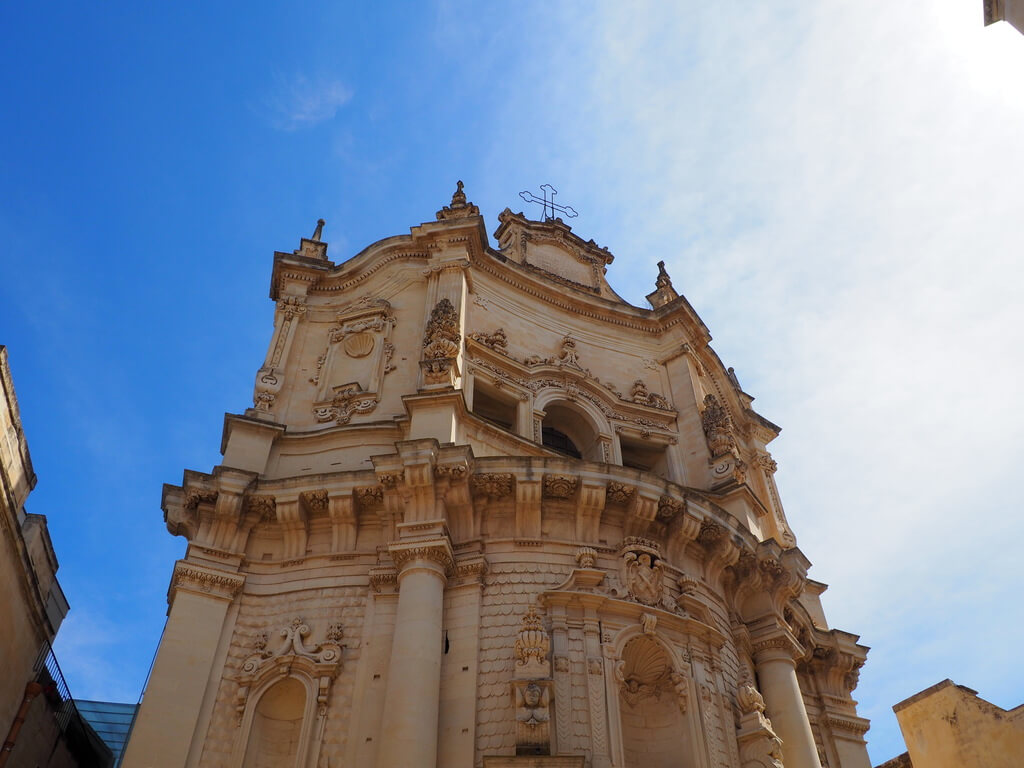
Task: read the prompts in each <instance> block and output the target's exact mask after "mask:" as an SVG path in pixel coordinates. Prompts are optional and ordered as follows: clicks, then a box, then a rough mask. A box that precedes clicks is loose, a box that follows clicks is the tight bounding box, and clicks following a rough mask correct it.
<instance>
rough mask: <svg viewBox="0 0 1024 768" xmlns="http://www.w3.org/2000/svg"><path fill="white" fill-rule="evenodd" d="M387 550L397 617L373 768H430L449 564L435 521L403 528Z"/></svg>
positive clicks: (449, 553) (444, 536) (448, 553)
mask: <svg viewBox="0 0 1024 768" xmlns="http://www.w3.org/2000/svg"><path fill="white" fill-rule="evenodd" d="M398 528H399V541H398V542H397V543H395V544H392V545H391V547H390V551H391V558H392V559H393V560H394V561H395V565H396V566H397V567H398V613H397V616H396V617H395V635H394V641H393V642H392V646H391V662H390V665H389V666H388V683H387V692H386V693H385V696H384V720H383V722H382V723H381V731H380V739H381V747H380V751H379V752H378V753H377V768H435V766H436V765H437V723H438V708H439V701H440V690H441V654H442V647H441V645H442V639H441V627H442V619H443V614H444V586H445V583H446V581H447V578H448V574H449V573H450V572H451V570H452V566H453V564H454V560H453V557H452V547H451V544H450V543H449V541H448V536H447V532H446V531H445V529H444V524H443V523H442V522H441V521H434V522H432V523H403V524H401V525H399V526H398Z"/></svg>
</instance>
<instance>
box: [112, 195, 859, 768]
mask: <svg viewBox="0 0 1024 768" xmlns="http://www.w3.org/2000/svg"><path fill="white" fill-rule="evenodd" d="M499 221H500V226H499V227H498V230H497V232H496V234H495V236H496V238H497V247H492V246H491V245H490V244H489V242H488V238H487V233H486V230H485V225H484V220H483V218H482V217H481V216H480V215H479V212H478V210H477V208H476V206H474V205H472V204H471V203H469V202H467V201H466V197H465V194H464V193H463V191H462V183H461V182H460V183H459V185H458V190H457V191H456V193H455V195H454V197H453V199H452V202H451V205H450V206H446V207H445V208H443V209H442V210H441V211H439V212H438V213H437V220H436V221H432V222H429V223H425V224H421V225H419V226H416V227H413V228H412V230H411V234H409V235H402V236H396V237H391V238H387V239H385V240H382V241H380V242H378V243H375V244H373V245H371V246H369V247H368V248H366V249H364V250H363V251H362V252H360V253H359V254H357V255H356V256H354V257H353V258H351V259H349V260H347V261H345V262H344V263H341V264H334V263H332V262H331V261H329V260H328V258H327V244H326V243H324V242H322V241H321V232H322V226H323V222H320V223H319V224H318V226H317V229H316V232H315V233H314V235H313V237H312V238H310V239H303V240H302V241H301V244H300V248H299V249H298V250H297V251H295V252H294V253H277V254H275V256H274V267H273V274H272V277H271V286H270V295H271V298H272V299H274V301H275V302H276V312H275V315H274V331H273V335H272V338H271V340H270V345H269V350H268V353H267V358H266V361H265V363H264V364H263V366H262V367H261V368H260V369H259V371H258V373H257V375H256V386H255V392H254V398H253V399H254V407H253V408H250V409H248V410H246V411H245V413H244V414H241V415H228V416H226V418H225V424H224V439H223V444H222V450H223V453H224V459H223V463H222V464H221V465H220V466H218V467H215V468H214V469H213V471H212V472H211V473H209V474H206V473H201V472H193V471H186V472H185V475H184V479H183V481H182V484H181V485H180V486H165V488H164V495H163V509H164V515H165V519H166V522H167V527H168V529H169V530H170V531H171V532H172V533H174V534H178V535H182V536H184V537H186V538H187V539H188V549H187V552H186V555H185V558H184V559H183V560H181V561H179V562H178V563H177V564H176V565H175V566H174V572H173V576H172V578H171V586H170V591H169V595H168V600H169V604H170V610H169V616H168V622H167V626H166V629H165V632H164V635H163V639H162V641H161V645H160V648H159V651H158V654H157V657H156V661H155V664H154V667H153V671H152V675H151V677H150V680H149V683H148V686H147V689H146V692H145V697H144V699H143V702H142V706H141V709H140V711H139V714H138V717H137V720H136V724H135V727H134V730H133V732H132V735H131V737H130V739H129V743H128V746H127V749H126V752H125V758H124V763H123V764H124V765H125V766H126V768H143V767H145V766H161V767H163V766H166V767H167V768H171V767H172V766H173V767H174V768H181V766H210V767H213V766H223V767H225V768H227V767H228V766H231V767H235V768H238V767H242V768H255V767H257V766H270V765H274V766H284V765H287V766H320V767H321V768H328V766H330V768H337V767H338V766H352V767H356V766H359V767H360V768H362V767H364V766H380V767H382V768H383V767H384V766H388V767H391V768H399V766H401V767H402V768H406V767H413V768H426V767H427V766H431V767H433V766H438V767H439V768H471V766H481V765H482V766H488V767H489V768H499V767H500V766H513V765H521V766H539V765H545V766H595V767H597V768H601V767H608V766H644V767H645V768H658V767H659V766H668V765H672V766H684V767H685V768H724V767H729V768H755V767H757V768H770V767H771V768H778V766H780V765H782V763H783V762H784V763H785V766H786V768H818V766H819V765H827V766H830V768H867V767H868V766H870V762H869V759H868V755H867V751H866V749H865V744H864V739H863V736H864V733H865V731H866V730H867V728H868V722H867V721H866V720H864V719H863V718H861V717H859V716H858V715H857V711H856V702H854V701H853V699H852V698H851V695H850V694H851V691H852V690H853V689H854V688H855V687H856V684H857V675H858V669H859V668H860V666H861V665H862V664H863V662H864V659H865V655H866V653H867V648H865V647H864V646H862V645H858V644H857V639H858V638H857V636H856V635H851V634H849V633H846V632H842V631H839V630H835V629H830V628H829V627H828V625H827V623H826V621H825V617H824V614H823V612H822V608H821V604H820V600H819V596H820V595H821V593H822V592H823V591H824V589H825V585H823V584H820V583H818V582H815V581H810V580H808V578H807V569H808V567H809V565H810V563H809V562H808V561H807V559H806V558H805V557H804V555H803V553H801V552H800V550H799V549H797V548H796V539H795V538H794V535H793V533H792V532H791V531H790V529H789V526H788V525H787V523H786V518H785V515H784V513H783V510H782V506H781V504H780V502H779V497H778V492H777V490H776V487H775V482H774V480H773V473H774V471H775V468H776V465H775V462H774V461H773V460H772V458H771V456H770V454H769V453H768V451H767V450H766V447H765V446H766V445H767V444H768V443H769V442H770V441H771V440H772V439H774V438H775V437H776V435H777V434H778V432H779V429H778V427H776V426H775V425H773V424H772V423H771V422H769V421H767V420H766V419H764V418H763V417H761V416H759V415H758V414H757V413H755V412H754V411H753V410H752V409H751V401H752V399H753V398H752V397H751V396H750V395H748V394H746V393H745V392H743V391H742V390H741V389H740V387H739V384H738V382H737V380H736V377H735V375H734V374H733V373H732V371H731V369H728V370H727V369H726V368H725V367H723V365H722V363H721V361H720V360H719V359H718V357H717V356H716V355H715V353H714V352H713V351H712V350H711V348H710V347H709V346H708V342H709V341H710V338H711V336H710V334H709V333H708V330H707V328H705V326H704V324H703V323H702V322H701V320H700V318H698V317H697V315H696V313H695V312H694V311H693V309H692V307H691V306H690V305H689V304H688V303H687V301H686V299H685V298H683V297H681V296H679V295H678V294H677V293H676V291H675V290H674V289H673V287H672V283H671V281H670V279H669V277H668V275H667V274H666V273H665V271H664V269H663V268H662V269H661V272H660V274H659V275H658V277H657V280H656V288H655V290H654V291H653V292H652V293H651V294H650V296H648V299H649V301H650V302H651V304H652V306H653V309H641V308H638V307H633V306H631V305H629V304H627V303H626V302H625V301H623V300H622V299H621V298H620V297H619V296H618V295H617V294H616V293H615V292H614V291H613V290H612V288H611V287H610V286H609V284H608V283H607V281H606V279H605V270H606V267H607V265H608V264H610V263H611V261H612V254H610V253H609V252H608V250H607V249H604V248H601V247H599V246H597V245H595V244H594V242H593V241H589V242H585V241H583V240H582V239H580V238H579V237H577V236H576V235H575V234H573V233H572V232H571V230H570V228H569V227H568V226H566V225H565V224H564V223H562V222H561V221H560V220H557V219H555V220H545V221H540V222H538V221H531V220H528V219H526V218H525V217H524V216H523V215H522V214H516V213H512V212H511V211H509V210H505V211H504V212H503V213H502V214H501V215H500V216H499ZM769 718H770V721H769ZM780 739H781V747H780Z"/></svg>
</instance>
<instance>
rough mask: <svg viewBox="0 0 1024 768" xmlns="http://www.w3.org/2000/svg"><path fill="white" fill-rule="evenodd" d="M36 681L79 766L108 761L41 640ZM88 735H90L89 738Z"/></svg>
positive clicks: (106, 750)
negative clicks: (41, 645) (41, 688)
mask: <svg viewBox="0 0 1024 768" xmlns="http://www.w3.org/2000/svg"><path fill="white" fill-rule="evenodd" d="M33 674H34V676H35V679H36V682H38V683H39V684H40V685H41V686H43V693H42V695H43V698H45V699H46V703H47V705H48V708H49V709H50V711H51V712H52V713H53V718H54V720H56V722H57V727H58V728H59V729H60V733H61V736H62V737H63V739H64V743H65V744H66V745H67V748H68V751H69V752H71V754H72V755H73V756H74V757H75V758H76V759H77V760H78V764H79V765H80V766H92V765H101V766H108V765H110V763H111V757H112V755H111V752H110V749H109V747H107V746H106V744H104V743H103V742H102V740H100V739H99V737H97V736H96V735H95V733H94V732H93V730H92V728H91V727H90V726H89V725H88V724H87V723H86V722H85V720H84V718H83V717H82V715H81V714H80V713H79V712H78V707H77V706H75V700H74V698H73V697H72V696H71V689H69V688H68V683H67V680H65V679H64V673H63V672H61V671H60V664H58V663H57V657H56V656H54V655H53V648H52V647H50V644H49V643H44V644H43V647H42V648H40V649H39V657H38V658H37V659H36V664H35V667H34V669H33ZM90 737H91V738H90Z"/></svg>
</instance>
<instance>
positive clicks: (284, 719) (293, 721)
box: [242, 677, 309, 768]
mask: <svg viewBox="0 0 1024 768" xmlns="http://www.w3.org/2000/svg"><path fill="white" fill-rule="evenodd" d="M308 698H309V696H308V692H307V690H306V686H305V685H303V684H302V683H301V682H300V681H299V680H297V679H296V678H294V677H286V678H284V679H282V680H278V681H277V682H274V683H272V684H271V685H270V686H269V687H268V688H266V690H264V691H263V693H262V695H260V696H259V697H258V699H256V704H255V706H254V707H253V711H252V714H251V717H250V721H249V728H248V738H247V739H246V742H245V755H244V757H243V761H242V768H284V766H287V767H288V768H291V767H292V766H299V765H302V764H303V763H300V762H299V757H300V748H301V747H302V746H303V741H304V739H303V735H304V733H303V732H304V730H305V729H304V728H303V723H304V720H305V718H306V715H307V712H306V709H307V707H306V701H307V699H308Z"/></svg>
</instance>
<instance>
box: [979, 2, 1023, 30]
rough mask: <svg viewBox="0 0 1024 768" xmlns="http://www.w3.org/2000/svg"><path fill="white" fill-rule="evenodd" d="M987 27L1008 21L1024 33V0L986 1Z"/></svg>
mask: <svg viewBox="0 0 1024 768" xmlns="http://www.w3.org/2000/svg"><path fill="white" fill-rule="evenodd" d="M984 9H985V25H986V26H988V25H989V24H995V23H996V22H997V21H1008V22H1010V23H1011V24H1012V25H1013V26H1014V27H1016V28H1017V31H1018V32H1024V0H984Z"/></svg>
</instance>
